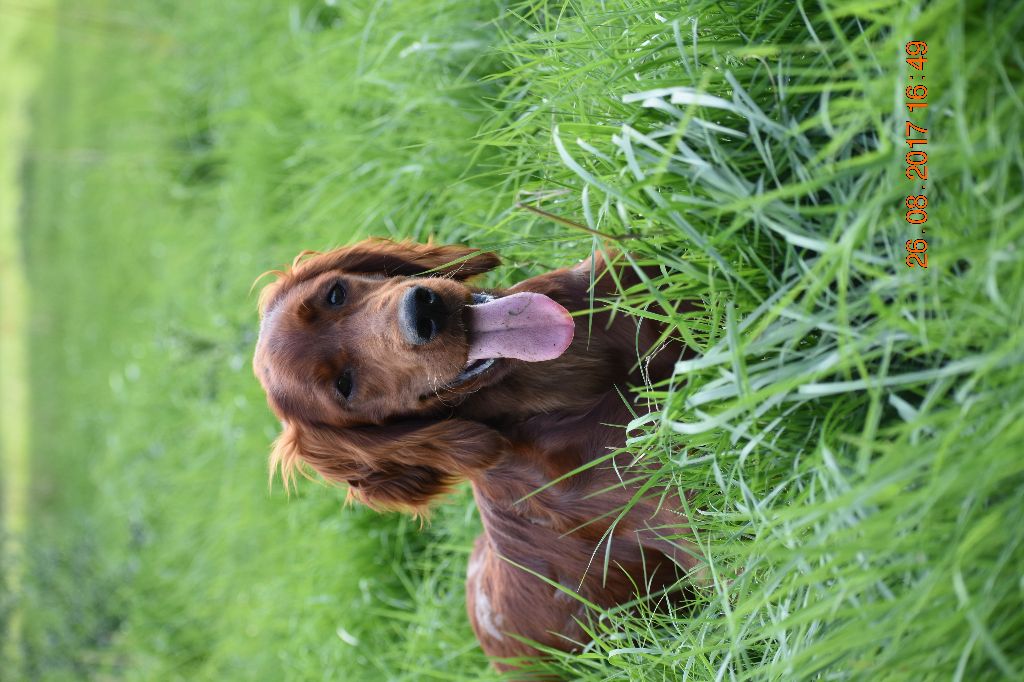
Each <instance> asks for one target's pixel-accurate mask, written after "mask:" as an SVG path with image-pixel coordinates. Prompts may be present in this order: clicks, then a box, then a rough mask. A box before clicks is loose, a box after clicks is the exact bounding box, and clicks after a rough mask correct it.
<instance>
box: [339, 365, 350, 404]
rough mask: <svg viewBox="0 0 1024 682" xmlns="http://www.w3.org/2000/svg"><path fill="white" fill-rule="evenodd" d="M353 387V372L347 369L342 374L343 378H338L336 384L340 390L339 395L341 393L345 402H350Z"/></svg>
mask: <svg viewBox="0 0 1024 682" xmlns="http://www.w3.org/2000/svg"><path fill="white" fill-rule="evenodd" d="M352 386H353V382H352V370H350V369H346V370H345V371H344V372H342V373H341V376H340V377H338V380H337V381H335V382H334V387H335V388H337V389H338V393H340V394H341V397H342V398H344V399H345V400H348V399H349V396H351V395H352Z"/></svg>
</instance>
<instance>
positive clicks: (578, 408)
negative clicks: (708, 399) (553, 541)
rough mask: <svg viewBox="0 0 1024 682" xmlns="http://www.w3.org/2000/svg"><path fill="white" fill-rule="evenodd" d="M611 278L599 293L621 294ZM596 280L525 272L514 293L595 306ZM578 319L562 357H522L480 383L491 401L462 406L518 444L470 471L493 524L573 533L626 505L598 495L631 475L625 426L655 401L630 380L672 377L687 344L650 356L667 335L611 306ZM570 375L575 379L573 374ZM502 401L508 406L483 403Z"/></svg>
mask: <svg viewBox="0 0 1024 682" xmlns="http://www.w3.org/2000/svg"><path fill="white" fill-rule="evenodd" d="M609 280H610V278H608V277H605V283H601V282H599V284H598V289H597V292H596V297H597V298H601V297H606V296H610V295H611V294H612V292H611V291H610V290H608V287H610V286H611V282H610V281H609ZM589 283H590V277H589V268H587V269H584V268H577V269H572V270H562V271H556V272H554V273H550V274H549V275H548V276H546V277H544V278H536V279H534V280H526V281H525V282H522V283H521V284H520V285H518V286H517V287H515V289H514V290H513V291H512V292H509V293H515V292H518V291H538V292H539V293H544V294H546V295H551V296H552V297H553V298H556V300H558V302H559V303H561V304H562V305H563V306H565V307H566V308H567V309H568V310H570V311H579V310H587V309H589V308H590V307H591V304H590V296H589V293H588V286H589ZM594 306H595V307H600V306H602V304H601V303H600V302H599V301H595V303H594ZM575 319H576V335H575V338H574V339H573V342H572V344H571V345H570V347H569V349H568V350H567V351H566V352H565V353H564V354H563V355H562V356H561V357H559V358H558V359H556V360H551V361H548V362H541V363H516V365H515V368H514V370H513V371H512V372H511V373H510V374H509V375H508V376H507V377H505V378H504V379H503V380H502V381H501V382H499V383H498V384H496V385H493V386H489V387H487V388H484V389H481V390H480V392H479V394H477V395H478V397H482V396H483V395H484V394H485V393H486V394H487V399H486V400H473V401H466V403H464V405H463V406H460V407H459V408H458V410H457V412H458V416H459V417H460V418H465V419H471V420H474V421H479V422H482V423H485V424H489V425H492V426H494V427H495V428H497V429H498V430H499V431H501V432H502V434H503V435H505V436H506V437H507V438H508V439H509V440H510V441H511V445H512V447H511V448H509V449H508V451H507V452H506V453H502V454H501V455H500V456H499V457H498V458H497V459H496V461H495V462H494V463H493V464H492V465H491V466H490V467H488V468H487V469H485V470H483V471H481V472H479V474H478V475H477V476H474V477H472V478H471V481H472V483H473V487H474V493H475V495H476V497H477V501H478V506H479V507H480V510H481V516H482V518H483V519H484V523H485V524H489V525H490V524H493V523H497V522H499V520H500V522H502V523H505V522H511V520H512V519H520V520H525V521H527V522H528V523H530V524H533V525H539V526H543V527H548V528H552V529H553V530H555V531H557V532H561V533H564V532H568V531H569V530H572V528H574V527H575V526H577V525H579V524H580V523H585V522H587V521H588V520H590V519H593V518H594V517H595V516H596V515H599V514H602V513H603V512H602V511H601V510H602V509H603V510H605V511H607V510H608V509H610V508H615V506H617V505H616V504H612V502H613V501H610V500H608V499H597V498H594V497H592V494H593V493H594V492H595V491H596V490H597V489H599V488H601V487H604V486H605V485H612V486H614V484H615V482H616V480H617V477H619V476H620V475H621V476H622V477H626V476H628V474H627V473H625V472H623V471H616V467H623V466H624V465H625V464H628V463H629V461H630V455H628V454H624V453H620V454H619V455H618V456H613V453H614V452H615V451H616V449H618V448H621V446H622V445H623V444H624V442H625V434H624V427H625V425H626V424H628V423H629V421H630V420H631V419H632V417H633V414H635V413H640V414H642V413H646V412H648V411H649V410H650V409H651V406H649V405H647V404H646V403H645V402H644V401H643V399H641V398H638V397H637V395H636V394H635V392H634V391H633V390H632V388H631V387H634V386H640V385H643V384H645V383H648V382H658V381H661V380H663V379H666V378H668V377H669V376H670V375H671V373H672V369H673V366H674V364H675V362H676V361H677V360H678V359H679V357H680V356H681V355H682V353H683V348H682V346H681V345H680V344H678V343H677V342H669V343H668V344H667V345H665V346H664V347H662V348H660V349H655V351H656V352H654V353H652V354H651V357H649V358H641V357H640V354H639V353H638V352H637V348H641V349H647V348H651V347H653V346H655V345H656V343H657V342H658V340H659V336H660V335H659V332H658V330H657V329H655V327H654V325H653V324H651V323H650V322H641V321H639V320H638V319H637V318H635V317H632V316H626V315H624V314H618V315H616V316H614V317H612V316H611V315H610V314H609V313H608V312H599V313H594V314H593V315H592V317H591V318H590V319H588V316H587V315H580V316H577V317H576V318H575ZM566 377H571V378H572V380H571V381H570V382H568V383H567V381H566ZM523 396H528V397H529V398H528V399H527V400H524V399H523ZM493 405H501V406H502V411H501V412H500V413H490V412H484V411H483V410H484V409H486V408H484V407H481V406H493ZM595 460H600V461H598V462H596V463H595ZM588 465H591V466H590V467H589V468H586V467H587V466H588ZM581 468H585V470H584V471H582V472H580V473H575V474H573V475H572V476H571V477H569V476H568V475H569V474H571V473H572V472H574V471H577V470H579V469H581ZM565 477H567V478H565ZM563 478H564V480H560V479H563ZM553 481H559V482H558V483H555V484H553V485H552V482H553ZM545 487H546V489H544V490H542V491H541V492H537V491H538V489H542V488H545ZM602 498H604V496H602ZM624 501H625V499H623V500H622V501H621V502H624ZM600 525H601V524H598V526H600Z"/></svg>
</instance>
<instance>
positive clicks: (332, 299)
mask: <svg viewBox="0 0 1024 682" xmlns="http://www.w3.org/2000/svg"><path fill="white" fill-rule="evenodd" d="M344 302H345V287H343V286H342V285H341V282H335V283H334V286H332V287H331V288H330V289H329V290H328V291H327V303H328V304H330V305H335V306H337V305H341V304H342V303H344Z"/></svg>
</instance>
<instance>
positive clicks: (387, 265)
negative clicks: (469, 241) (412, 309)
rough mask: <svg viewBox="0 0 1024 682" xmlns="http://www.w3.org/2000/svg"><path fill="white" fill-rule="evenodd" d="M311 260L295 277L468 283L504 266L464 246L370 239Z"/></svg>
mask: <svg viewBox="0 0 1024 682" xmlns="http://www.w3.org/2000/svg"><path fill="white" fill-rule="evenodd" d="M306 254H308V255H310V257H309V258H304V259H302V258H300V259H296V262H295V263H294V264H293V267H292V270H293V272H294V274H295V275H296V276H299V277H302V278H303V279H305V278H307V277H310V276H312V277H315V276H316V275H318V274H320V272H326V271H327V270H335V269H340V270H345V271H346V272H359V273H379V274H383V275H387V276H389V277H394V276H415V275H422V274H426V273H428V272H429V273H430V274H432V275H436V276H438V277H451V278H453V279H457V280H464V279H468V278H469V277H473V276H474V275H479V274H482V273H484V272H487V271H488V270H493V269H494V268H496V267H497V266H498V264H499V263H500V262H501V261H500V260H499V259H498V257H497V256H496V255H495V254H493V253H491V252H489V251H480V250H479V249H470V248H467V247H465V246H437V245H434V244H416V243H414V242H393V241H391V240H389V239H367V240H365V241H361V242H359V243H358V244H353V245H352V246H344V247H342V248H340V249H334V250H333V251H328V252H326V253H312V252H306Z"/></svg>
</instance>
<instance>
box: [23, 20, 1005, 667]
mask: <svg viewBox="0 0 1024 682" xmlns="http://www.w3.org/2000/svg"><path fill="white" fill-rule="evenodd" d="M57 17H58V19H59V20H58V21H56V22H55V23H56V26H57V28H58V45H57V50H58V52H57V53H56V57H55V59H54V62H53V64H52V65H51V67H50V69H51V70H50V74H49V80H48V83H49V85H48V88H47V89H46V91H45V97H43V98H41V99H40V101H39V103H38V105H37V109H36V111H37V114H38V120H39V123H38V129H37V134H36V138H35V140H36V141H35V144H34V146H33V155H32V157H31V158H30V160H31V163H32V166H31V168H30V171H29V173H28V175H27V178H28V181H29V183H30V184H29V190H30V192H31V196H32V197H33V198H32V201H31V202H30V205H29V213H28V223H27V224H28V225H29V226H30V232H29V233H28V243H29V253H28V263H29V266H30V274H31V276H32V289H33V292H34V294H35V304H34V308H33V309H34V310H35V311H36V312H35V319H34V326H33V330H34V333H35V334H36V339H37V343H36V345H35V346H34V348H33V352H34V355H33V378H34V392H33V395H34V396H35V401H36V402H35V404H34V406H33V412H34V431H33V433H34V436H35V441H36V444H37V446H36V448H35V460H34V469H33V480H34V487H33V499H34V500H35V503H34V521H33V528H32V530H31V532H30V541H31V543H32V546H33V547H34V548H35V551H34V553H33V557H32V560H31V562H30V571H29V576H28V578H27V580H28V582H29V584H28V585H27V590H26V592H25V594H24V595H22V597H21V602H20V603H21V606H22V608H23V611H24V613H25V614H26V619H25V642H26V644H25V647H26V650H25V659H26V661H27V667H26V668H25V670H24V671H22V672H24V676H25V677H29V678H41V679H78V678H81V677H85V676H111V677H117V678H126V679H190V680H191V679H311V678H330V679H373V680H376V679H435V678H437V679H466V680H476V679H488V678H494V677H496V676H495V675H494V673H493V672H491V671H490V670H489V669H488V668H487V666H486V661H485V660H484V658H483V656H482V654H481V653H480V652H479V649H478V648H476V646H475V643H474V640H473V637H472V633H471V632H470V630H469V628H468V625H467V624H466V619H465V616H464V615H463V595H462V593H461V582H462V578H463V575H464V573H463V572H464V566H465V557H466V554H467V551H468V547H469V546H470V543H471V540H472V537H473V536H474V534H475V533H476V532H477V529H478V526H477V521H476V519H475V512H474V510H473V508H472V504H471V502H470V501H469V499H468V497H466V496H465V495H463V496H459V497H456V498H455V499H453V500H452V501H450V503H449V504H447V505H446V506H444V507H442V508H440V509H439V510H438V513H437V514H435V518H434V521H433V522H432V524H431V525H430V526H429V527H428V528H426V529H424V530H420V529H419V528H418V527H416V524H415V523H410V522H408V521H407V520H404V519H401V518H398V517H378V516H376V515H373V514H370V513H369V512H367V511H365V510H359V509H345V510H342V509H340V500H341V497H340V495H338V494H337V493H335V492H331V491H328V490H326V489H323V488H320V487H316V486H311V485H305V486H303V488H302V494H300V495H299V496H298V497H297V498H293V499H292V500H290V501H287V502H286V501H285V499H284V497H283V495H282V494H281V493H280V490H276V491H275V492H274V493H273V494H271V495H270V496H268V495H267V493H266V489H265V472H264V466H265V459H264V457H265V453H266V449H267V445H268V443H269V441H270V439H271V438H272V437H273V435H274V434H275V431H276V425H275V424H274V423H273V421H272V419H271V418H270V417H269V415H268V414H266V411H265V410H264V408H262V406H261V405H262V398H261V396H260V394H259V390H258V388H257V387H256V386H255V385H254V382H253V381H252V379H251V378H250V376H249V373H248V369H247V360H248V354H249V352H250V348H251V345H252V343H253V341H254V336H253V328H254V319H253V318H254V312H253V306H254V300H253V298H252V297H251V296H249V294H248V287H249V285H250V283H251V282H252V279H253V278H254V277H255V276H256V275H257V274H258V273H259V272H260V271H262V270H264V269H267V268H270V267H274V266H277V265H279V264H280V263H282V262H286V261H288V260H290V258H291V257H292V256H293V255H294V253H295V252H296V251H297V250H298V249H300V248H323V247H327V246H332V245H335V244H339V243H344V242H346V241H348V240H350V239H354V238H357V237H359V236H362V235H365V234H378V235H392V236H411V237H413V238H417V239H425V238H427V237H428V236H431V235H433V236H435V237H436V238H437V239H439V240H441V241H463V242H469V243H472V244H474V245H477V246H481V247H493V248H499V249H500V250H501V251H502V253H503V254H504V255H505V256H506V261H507V264H508V266H509V267H506V268H505V269H504V270H503V271H502V272H501V273H500V274H498V275H495V276H493V278H492V280H491V281H492V282H495V283H496V282H499V281H502V280H504V281H506V282H511V281H515V280H517V279H519V278H520V277H523V276H526V275H530V274H535V273H538V272H541V271H543V270H546V269H548V268H551V267H556V266H560V265H565V264H568V263H571V262H573V261H574V260H577V259H578V258H580V257H582V256H583V255H584V254H585V253H586V252H587V251H588V250H590V249H594V248H612V247H618V248H626V249H628V251H629V253H630V257H631V258H632V259H634V261H636V262H641V261H647V262H656V263H659V264H661V265H662V266H663V268H664V274H663V275H662V276H661V277H659V278H657V279H656V280H654V281H652V282H650V283H649V284H648V285H647V286H644V287H639V288H638V289H637V290H635V291H628V292H625V294H624V296H623V297H621V298H619V299H616V300H613V301H604V302H598V304H599V305H611V306H615V307H617V308H619V309H621V310H622V311H624V312H627V313H629V314H635V315H642V316H643V315H647V316H651V315H653V314H654V313H652V312H649V311H650V310H651V304H652V303H653V302H655V301H658V302H660V303H662V304H663V305H667V307H670V308H671V307H673V306H674V304H675V302H677V301H681V300H699V301H701V302H702V303H703V308H704V310H703V311H702V312H701V313H700V314H693V313H682V312H680V313H678V314H676V315H674V316H671V318H669V319H667V320H664V321H665V322H667V323H668V325H669V327H670V328H671V329H672V330H673V333H677V334H679V335H680V336H681V337H682V338H683V339H685V340H686V341H687V342H688V343H689V344H690V345H692V346H693V347H694V348H696V349H697V350H698V351H699V353H698V355H697V357H696V358H695V359H693V360H690V361H687V362H682V363H680V364H679V365H678V366H677V372H676V375H675V377H673V379H672V380H671V381H669V382H666V383H665V384H663V385H657V386H649V387H641V390H642V391H643V392H644V394H646V395H647V396H648V397H649V398H650V400H651V404H652V411H651V412H650V414H647V415H639V416H638V418H637V419H636V420H635V421H634V422H633V423H632V424H629V425H628V431H627V433H628V436H629V447H630V448H632V449H633V450H634V451H635V452H636V453H637V455H638V456H640V458H641V459H640V463H639V464H638V466H644V465H646V464H649V463H650V464H654V463H656V464H657V465H658V466H657V467H649V468H648V471H649V474H648V475H649V476H651V478H652V481H653V482H654V483H656V484H658V485H664V486H668V487H678V488H680V489H685V490H696V491H697V496H696V497H695V498H694V499H692V500H691V501H690V503H689V505H690V508H689V509H687V510H686V511H687V513H688V516H689V518H690V521H691V525H692V533H693V537H695V538H696V540H697V541H698V542H699V543H700V544H701V546H702V547H703V548H704V551H705V554H706V556H707V557H709V559H710V560H711V562H712V568H713V576H714V579H713V585H712V586H711V587H709V588H707V589H702V590H697V592H696V594H695V596H694V601H693V603H692V604H691V605H689V606H688V607H687V608H685V609H684V608H680V609H677V610H676V611H675V612H671V613H665V612H664V611H661V610H657V609H653V608H646V607H643V606H642V607H641V613H640V615H636V614H635V613H634V614H632V615H631V614H628V613H626V612H625V611H616V612H612V613H607V614H594V620H593V623H592V625H591V627H592V628H593V631H594V634H595V635H596V639H595V642H594V643H593V644H592V645H591V646H589V647H588V648H587V650H586V651H584V652H583V653H582V654H579V655H574V656H560V657H556V659H555V660H554V662H552V663H550V664H549V667H552V668H554V669H558V670H561V671H562V672H563V673H565V674H567V675H568V676H570V677H572V678H575V679H592V680H598V679H632V680H640V679H643V680H647V679H673V680H674V679H696V680H705V679H706V680H725V679H758V680H760V679H780V680H790V679H808V678H810V679H813V678H829V679H832V678H839V679H871V680H876V679H913V680H916V679H931V678H936V679H939V678H941V679H946V678H953V679H965V680H976V679H989V678H999V677H1005V678H1016V677H1019V676H1020V675H1021V674H1022V672H1024V660H1022V655H1021V653H1020V652H1021V651H1024V646H1022V645H1024V643H1022V642H1021V635H1020V632H1021V631H1022V626H1024V623H1022V618H1024V616H1021V613H1022V610H1021V606H1022V604H1021V601H1022V591H1021V585H1020V566H1021V565H1022V559H1024V556H1022V553H1024V550H1022V547H1021V539H1022V530H1021V528H1022V524H1021V518H1020V517H1021V514H1022V512H1021V509H1022V507H1021V502H1022V499H1021V498H1022V494H1024V481H1022V476H1021V473H1022V472H1021V469H1022V466H1024V465H1022V464H1021V459H1020V457H1019V456H1018V453H1019V450H1020V446H1019V443H1020V441H1021V435H1022V434H1021V423H1024V422H1022V421H1021V419H1020V417H1021V411H1022V408H1024V395H1022V386H1024V376H1022V370H1021V360H1022V357H1021V356H1022V351H1021V347H1022V346H1021V340H1022V339H1021V331H1020V329H1021V321H1022V320H1021V318H1022V304H1021V301H1020V296H1019V292H1020V291H1021V287H1022V284H1024V272H1022V265H1021V257H1020V248H1021V241H1022V237H1024V220H1022V218H1021V213H1020V211H1019V210H1018V209H1019V208H1020V205H1021V199H1020V187H1021V180H1022V175H1024V174H1022V167H1024V159H1022V154H1021V149H1022V146H1021V113H1022V112H1021V110H1022V109H1024V104H1022V101H1021V98H1020V95H1019V90H1020V87H1019V86H1020V81H1021V70H1022V67H1024V63H1022V58H1021V54H1020V50H1019V48H1017V47H1016V45H1015V42H1014V36H1016V35H1017V34H1019V33H1020V31H1021V28H1022V27H1024V26H1022V25H1024V9H1022V8H1021V7H1020V6H1018V5H1015V4H1012V3H1002V4H1000V3H989V4H983V3H968V2H949V1H946V2H933V3H927V4H918V3H902V2H896V1H890V2H885V1H883V2H876V3H863V2H853V1H851V0H843V1H835V2H820V3H813V4H811V3H800V2H798V3H788V2H781V0H763V1H762V2H756V3H735V4H723V3H718V2H704V1H700V0H698V1H695V2H690V3H687V4H686V5H684V6H683V5H679V4H674V3H658V2H650V1H647V0H633V1H629V0H616V1H614V2H612V1H609V2H602V3H578V2H567V3H541V2H515V3H511V4H505V3H486V2H481V3H461V2H460V3H456V2H450V3H445V2H436V3H416V2H398V1H396V2H380V3H362V2H356V3H338V4H328V3H314V2H309V1H307V2H302V3H292V4H290V5H288V6H287V7H284V6H282V5H280V4H279V3H274V2H241V1H239V2H228V3H219V4H218V5H216V6H215V7H214V6H209V7H205V6H204V7H203V8H198V7H197V6H193V5H189V6H184V5H182V6H177V7H176V6H175V5H174V4H173V3H168V4H165V5H154V6H150V7H146V8H141V7H139V8H134V9H131V10H126V9H123V8H120V7H114V6H108V5H105V4H103V3H101V2H98V1H97V2H93V3H85V4H81V3H79V4H76V5H75V6H74V7H72V6H71V5H62V6H61V11H60V13H59V14H58V15H57ZM908 40H925V41H927V42H928V45H929V54H928V57H929V61H928V63H927V67H926V69H927V70H926V73H927V77H928V80H927V83H928V89H929V96H928V102H929V107H928V109H927V112H928V114H927V115H926V116H920V115H915V116H913V117H912V118H913V120H914V122H915V123H917V124H918V125H922V126H927V128H928V130H929V134H928V139H929V142H928V147H927V149H928V156H929V162H928V167H929V181H928V183H927V185H928V190H927V196H928V200H929V206H928V216H929V219H928V223H927V229H928V240H929V254H930V261H929V268H928V269H927V270H921V269H910V268H907V267H906V265H905V264H904V260H903V258H904V255H905V251H904V247H903V244H904V242H905V241H906V240H907V239H912V238H916V237H918V236H919V235H918V234H916V233H914V232H913V231H912V230H911V229H910V228H909V226H908V225H907V224H906V223H905V221H904V212H905V210H906V208H905V207H904V199H905V197H906V196H907V195H908V194H909V193H911V191H913V193H915V194H916V193H918V190H916V189H915V187H914V186H913V184H912V183H910V182H909V181H908V180H907V179H906V178H905V177H904V174H903V171H904V168H905V163H904V160H903V157H904V154H905V152H906V149H907V148H906V144H905V142H904V138H903V127H904V121H905V120H906V118H907V117H906V108H905V106H904V101H905V99H904V97H903V89H904V87H905V86H906V84H907V83H908V82H909V81H908V76H909V75H910V73H911V72H910V70H909V69H910V67H909V66H908V65H907V64H906V62H905V61H904V57H905V54H904V51H903V45H904V43H905V42H906V41H908ZM72 53H73V54H74V55H75V59H74V60H68V59H67V58H66V55H68V54H72ZM517 205H527V206H530V207H534V208H537V209H540V210H541V211H543V212H545V213H547V214H550V215H553V216H557V217H559V218H560V220H552V219H550V218H549V217H546V216H545V215H544V214H541V213H538V212H531V211H525V210H523V209H521V208H518V207H517ZM571 223H576V224H579V225H581V226H583V227H584V228H585V229H579V228H577V227H571V226H570V224H571ZM499 277H500V278H501V279H500V280H499V279H498V278H499ZM42 387H45V391H41V390H40V388H42ZM382 642H386V645H382V644H381V643H382Z"/></svg>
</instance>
